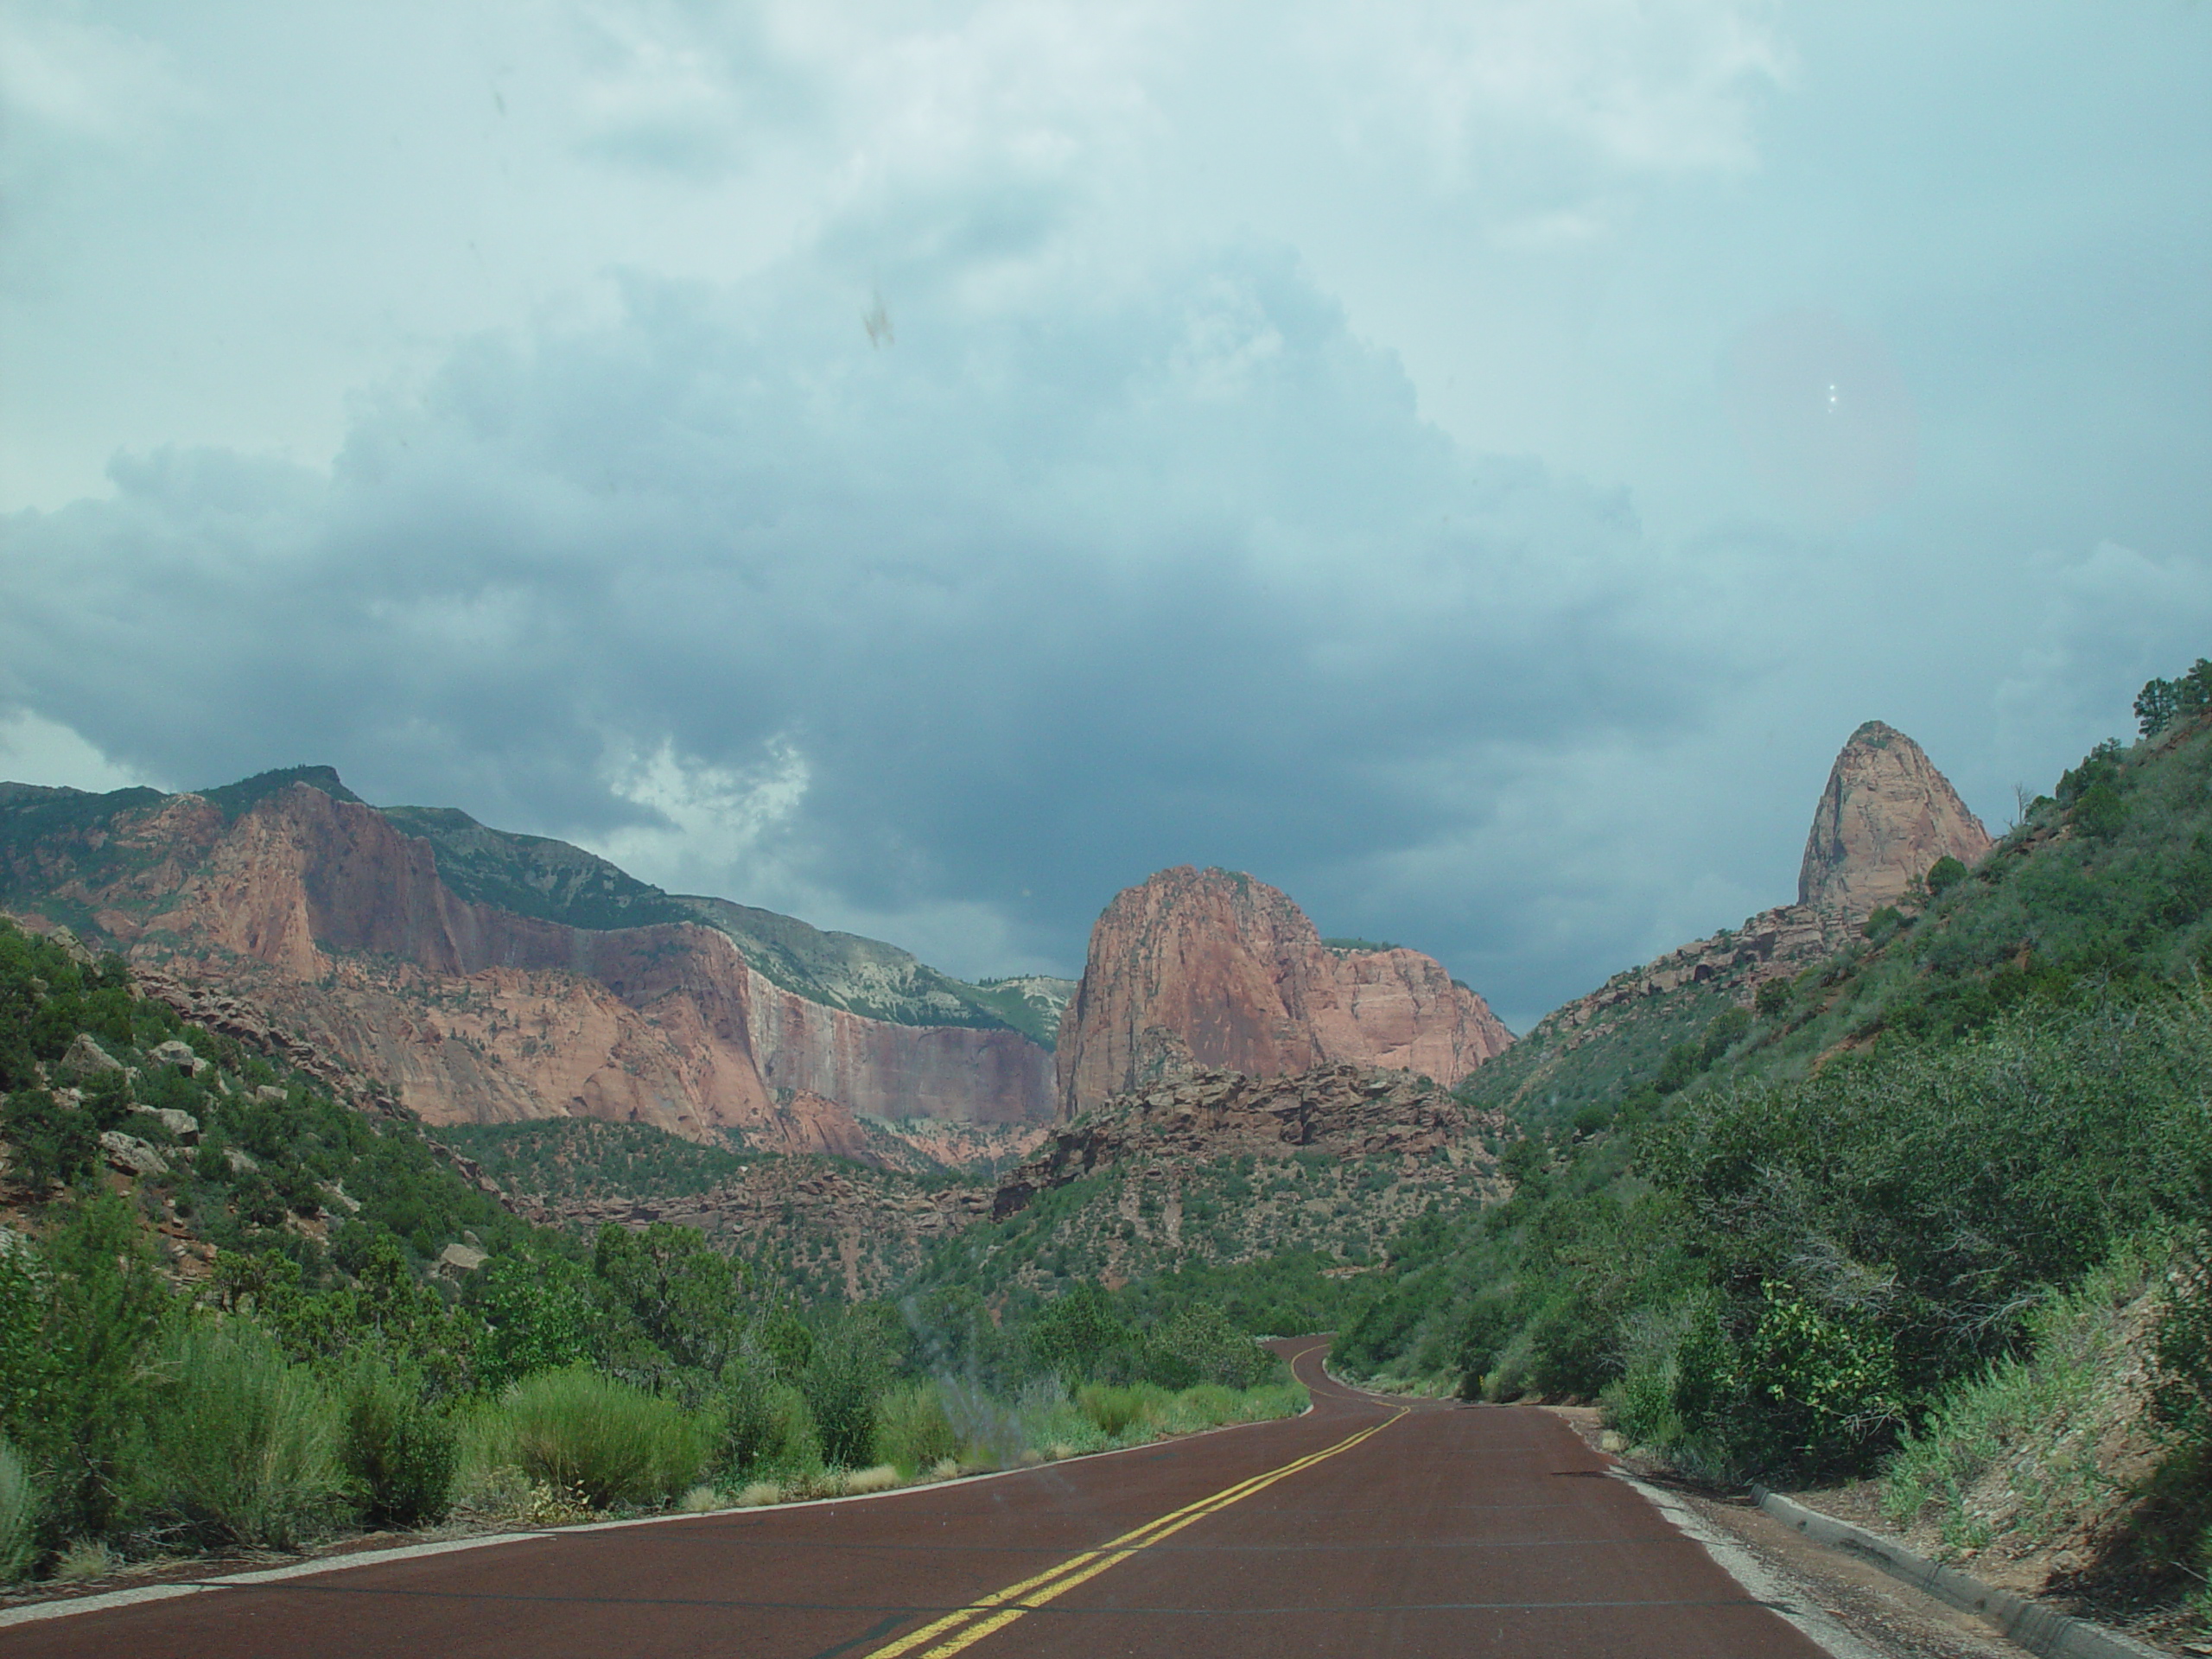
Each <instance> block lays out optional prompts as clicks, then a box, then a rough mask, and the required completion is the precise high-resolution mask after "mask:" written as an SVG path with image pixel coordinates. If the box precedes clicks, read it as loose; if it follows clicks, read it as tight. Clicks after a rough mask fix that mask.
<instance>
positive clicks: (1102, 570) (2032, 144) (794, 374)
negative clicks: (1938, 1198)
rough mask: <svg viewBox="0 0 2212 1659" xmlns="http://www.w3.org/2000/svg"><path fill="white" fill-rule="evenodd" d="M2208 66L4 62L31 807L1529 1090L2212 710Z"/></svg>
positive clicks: (1682, 5) (15, 508)
mask: <svg viewBox="0 0 2212 1659" xmlns="http://www.w3.org/2000/svg"><path fill="white" fill-rule="evenodd" d="M2208 85H2212V6H2207V5H2205V4H2202V3H2201V0H2117V3H2115V0H2081V3H2075V4H2039V5H2038V4H2030V5H2021V4H2018V3H2005V4H2001V5H2000V4H1997V3H1977V0H1956V3H1947V4H1945V5H1942V6H1939V7H1930V6H1927V5H1924V4H1910V5H1907V4H1889V3H1884V0H1851V3H1834V4H1803V5H1799V4H1773V3H1752V0H1740V3H1738V0H1643V3H1634V0H1462V3H1456V4H1449V5H1443V4H1427V3H1398V0H1371V3H1370V4H1368V5H1365V6H1362V7H1357V8H1351V7H1341V6H1322V5H1314V4H1308V3H1300V0H1274V3H1269V4H1265V5H1262V4H1243V3H1218V4H1206V3H1191V0H1180V3H1174V4H1166V3H1162V4H1157V5H1154V4H1141V3H1140V4H1126V5H1116V4H1110V3H1101V0H1086V3H1080V4H1066V5H1061V4H1053V3H1045V0H1027V3H973V4H957V3H943V4H931V3H913V0H906V3H900V4H897V5H892V4H880V5H879V4H865V3H855V4H844V5H839V4H825V3H822V0H814V3H810V4H800V3H780V0H764V3H760V4H749V5H748V4H733V5H721V4H712V3H703V0H699V3H683V0H666V3H632V4H625V3H614V0H608V3H581V0H579V3H567V0H532V3H527V4H524V3H514V4H500V3H477V4H467V3H454V0H439V3H435V4H431V3H410V0H378V3H377V4H374V5H369V4H352V3H345V0H332V3H321V4H317V5H315V6H311V7H302V6H298V5H296V4H288V3H287V4H280V3H273V0H271V3H256V0H208V3H204V4H197V5H194V6H191V7H178V6H175V5H170V4H156V3H146V4H138V5H134V4H128V3H114V4H105V5H92V4H69V3H46V0H9V3H8V4H7V5H5V6H4V7H0V776H6V777H12V778H16V779H22V780H24V781H29V782H36V783H47V784H67V785H74V786H77V787H80V788H112V787H117V786H119V785H123V784H126V783H141V782H143V783H150V784H153V785H157V786H159V787H162V788H168V789H180V788H192V787H204V786H207V785H213V784H217V783H221V782H226V781H229V780H231V779H235V778H238V777H241V776H244V775H245V774H248V773H250V772H257V771H261V770H264V769H267V768H269V767H272V766H289V765H296V764H302V763H309V762H313V763H322V764H328V765H332V766H336V767H337V768H338V769H339V770H340V772H341V774H342V775H343V776H344V777H345V779H346V781H347V782H348V783H349V784H350V785H352V786H353V788H354V789H355V790H356V791H359V793H360V794H362V795H363V796H365V798H368V799H370V800H372V801H377V802H380V803H385V804H400V803H409V804H438V805H453V806H459V807H461V808H462V809H463V810H467V811H468V812H471V813H473V814H474V815H475V816H476V817H479V818H480V819H482V820H484V821H485V822H486V823H492V824H494V825H496V826H498V827H500V828H503V829H516V830H524V831H529V832H532V833H537V834H543V835H553V836H562V837H564V838H567V839H569V840H572V841H575V842H580V843H582V844H583V845H586V846H588V847H591V848H593V849H595V850H597V851H600V852H601V853H604V854H606V855H607V856H609V857H612V858H613V859H615V860H616V861H619V862H620V863H621V864H623V865H624V866H625V867H626V868H629V869H631V870H632V871H633V872H634V873H636V874H639V875H640V876H643V877H645V879H647V880H653V881H657V882H659V883H661V884H663V885H664V886H667V887H672V888H675V889H677V890H681V891H690V892H706V893H720V894H723V895H726V896H728V897H732V898H734V899H740V900H742V901H744V902H747V903H751V904H756V905H761V906H768V907H770V908H773V909H778V910H782V911H785V912H790V913H792V914H795V915H798V916H802V917H804V918H806V919H808V920H810V921H812V922H814V923H816V924H817V925H822V926H827V927H837V928H844V929H849V930H850V931H857V932H861V933H866V934H869V935H872V936H874V937H878V938H887V939H890V940H892V941H893V942H895V943H897V944H902V945H905V946H906V947H907V948H909V949H911V950H915V951H916V952H917V953H918V954H919V955H921V956H922V957H924V958H925V960H927V961H930V962H931V963H935V964H937V965H938V966H940V967H942V968H944V969H948V970H950V971H951V972H954V973H957V974H961V975H963V976H983V975H991V974H1008V973H1016V972H1058V973H1062V974H1074V973H1076V972H1077V971H1079V970H1080V968H1081V965H1082V961H1083V957H1084V946H1085V941H1086V939H1087V936H1088V930H1089V927H1090V923H1091V921H1092V919H1093V918H1095V917H1096V914H1097V912H1099V910H1100V909H1101V908H1102V907H1103V906H1104V904H1105V903H1106V901H1107V900H1108V899H1110V898H1111V896H1112V895H1113V894H1114V893H1116V891H1117V890H1119V889H1120V888H1121V887H1124V886H1127V885H1128V884H1130V883H1132V882H1135V881H1137V880H1142V879H1143V878H1144V877H1145V876H1146V875H1147V874H1149V873H1151V872H1152V871H1154V870H1155V869H1159V868H1164V867H1166V866H1170V865H1175V864H1184V863H1191V864H1198V865H1202V866H1203V865H1209V864H1218V865H1223V866H1226V867H1230V868H1239V869H1244V870H1249V871H1250V872H1251V873H1252V874H1255V875H1257V876H1259V877H1260V878H1262V880H1268V881H1270V882H1273V883H1274V884H1275V885H1276V886H1278V887H1282V888H1284V889H1285V890H1286V891H1287V892H1288V893H1291V895H1292V896H1293V897H1294V898H1295V899H1298V900H1299V901H1300V903H1301V904H1303V905H1304V906H1305V907H1306V910H1307V911H1308V912H1309V913H1310V914H1312V916H1313V918H1314V920H1315V921H1316V923H1317V924H1318V925H1319V927H1320V929H1321V931H1323V932H1324V933H1325V934H1330V935H1355V934H1356V935H1359V936H1363V937H1365V938H1387V939H1390V940H1394V941H1398V942H1402V943H1404V944H1412V945H1414V946H1417V947H1418V948H1420V949H1422V950H1427V951H1429V952H1431V953H1433V955H1435V956H1437V957H1440V959H1441V960H1442V961H1443V962H1444V963H1446V965H1447V966H1448V967H1449V968H1450V969H1451V970H1452V973H1453V974H1454V975H1455V976H1457V977H1459V978H1460V979H1462V980H1464V981H1465V982H1469V983H1471V984H1472V985H1473V986H1474V987H1475V988H1477V989H1478V990H1479V991H1481V992H1483V993H1484V995H1486V996H1487V997H1488V998H1489V999H1490V1001H1491V1002H1492V1004H1493V1005H1494V1006H1495V1007H1497V1009H1498V1011H1499V1012H1500V1013H1501V1014H1503V1016H1504V1017H1505V1019H1506V1020H1508V1022H1509V1023H1510V1024H1511V1025H1513V1026H1514V1027H1515V1028H1516V1029H1524V1028H1525V1027H1527V1026H1528V1025H1529V1024H1530V1023H1532V1022H1533V1021H1534V1020H1535V1019H1536V1018H1538V1017H1539V1016H1541V1014H1543V1013H1544V1012H1546V1011H1547V1010H1548V1009H1549V1008H1550V1007H1554V1006H1555V1005H1557V1004H1558V1003H1559V1002H1560V1001H1564V1000H1566V999H1567V998H1568V997H1571V996H1573V995H1577V994H1579V993H1580V992H1582V991H1584V990H1586V989H1588V988H1592V986H1594V985H1595V984H1597V983H1599V982H1601V981H1602V980H1604V979H1605V976H1607V975H1609V974H1611V973H1612V972H1614V971H1616V970H1618V969H1621V968H1624V967H1626V966H1629V965H1630V964H1632V963H1637V962H1640V961H1643V960H1645V959H1647V958H1649V957H1651V956H1654V955H1656V954H1657V953H1659V952H1661V951H1663V950H1667V949H1669V948H1671V947H1672V946H1674V945H1675V944H1679V943H1681V942H1682V941H1684V940H1687V939H1688V938H1694V937H1697V936H1700V935H1702V934H1705V933H1707V932H1710V931H1713V930H1714V929H1716V928H1719V927H1721V926H1726V925H1733V924H1735V923H1738V922H1740V921H1741V920H1742V919H1743V918H1745V917H1746V916H1748V915H1750V914H1751V913H1752V912H1756V911H1758V910H1760V909H1762V908H1764V907H1765V906H1770V905H1773V904H1778V903H1784V902H1788V901H1789V900H1790V899H1793V898H1794V896H1795V892H1796V868H1797V863H1798V860H1799V858H1800V856H1801V854H1802V848H1803V842H1804V836H1805V832H1806V829H1807V826H1808V823H1809V822H1810V818H1811V814H1812V810H1813V806H1814V803H1815V798H1816V796H1817V794H1818V792H1819V790H1820V788H1821V784H1822V782H1823V780H1824V779H1825V777H1826V775H1827V767H1828V766H1829V763H1830V762H1831V760H1833V759H1834V753H1835V752H1836V750H1837V748H1838V747H1840V745H1841V744H1842V742H1843V741H1844V740H1845V739H1846V738H1847V736H1848V735H1849V734H1850V732H1851V731H1852V729H1853V728H1854V727H1856V726H1857V725H1858V724H1859V722H1860V721H1865V720H1869V719H1881V720H1885V721H1889V722H1890V723H1891V724H1892V725H1894V726H1897V727H1898V728H1901V729H1903V730H1904V731H1906V732H1908V733H1910V734H1911V735H1913V736H1914V737H1915V738H1916V739H1917V740H1918V741H1920V742H1921V743H1922V744H1923V746H1924V747H1926V748H1927V749H1928V751H1929V754H1930V756H1931V758H1932V759H1933V760H1935V762H1936V765H1937V766H1939V767H1941V768H1942V769H1943V770H1944V772H1946V773H1947V774H1948V776H1949V777H1950V778H1951V779H1952V780H1953V781H1954V783H1955V784H1956V785H1957V786H1958V787H1959V789H1960V790H1961V792H1962V793H1963V794H1964V796H1965V797H1966V798H1967V802H1968V804H1970V805H1971V806H1973V807H1974V809H1975V810H1976V811H1977V812H1979V813H1980V815H1981V817H1983V818H1984V819H1985V820H1986V822H1988V823H1990V825H1991V827H1992V829H2002V828H2003V827H2004V826H2005V824H2006V823H2009V822H2010V821H2011V819H2012V817H2013V815H2014V813H2015V811H2016V788H2017V787H2019V786H2024V787H2025V788H2026V789H2027V790H2028V791H2030V792H2031V793H2034V792H2037V791H2047V790H2048V789H2049V788H2050V785H2051V783H2052V781H2053V780H2054V779H2055V778H2056V775H2057V773H2058V772H2060V771H2061V770H2062V769H2063V768H2064V767H2065V766H2069V765H2070V764H2072V763H2073V762H2074V761H2075V760H2076V759H2078V758H2079V756H2080V755H2081V754H2082V753H2083V752H2084V751H2085V750H2086V749H2087V748H2088V747H2090V746H2091V745H2092V744H2094V743H2095V742H2096V741H2100V740H2101V739H2102V738H2105V737H2107V736H2111V735H2114V734H2126V733H2128V732H2129V730H2130V728H2131V724H2132V721H2131V718H2130V714H2129V705H2130V702H2131V700H2132V698H2133V694H2134V692H2135V690H2136V689H2137V688H2138V687H2139V686H2140V684H2141V683H2142V682H2143V681H2144V680H2145V679H2146V678H2148V677H2151V676H2152V675H2169V674H2172V673H2175V672H2177V671H2180V670H2181V669H2183V668H2184V667H2185V666H2186V665H2187V664H2189V663H2190V661H2192V660H2193V659H2194V658H2196V657H2197V656H2199V655H2201V654H2207V653H2208V652H2212V537H2208V531H2212V486H2208V480H2212V99H2205V98H2204V97H2203V95H2202V93H2203V88H2204V87H2205V86H2208Z"/></svg>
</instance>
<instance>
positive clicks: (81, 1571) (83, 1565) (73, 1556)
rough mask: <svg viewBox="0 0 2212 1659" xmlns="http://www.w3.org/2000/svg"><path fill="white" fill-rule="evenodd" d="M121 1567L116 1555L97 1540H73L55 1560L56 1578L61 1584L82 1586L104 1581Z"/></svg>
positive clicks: (63, 1547)
mask: <svg viewBox="0 0 2212 1659" xmlns="http://www.w3.org/2000/svg"><path fill="white" fill-rule="evenodd" d="M119 1565H121V1563H120V1561H119V1560H118V1557H117V1555H116V1553H115V1552H114V1551H113V1550H111V1549H110V1548H108V1547H107V1546H106V1545H105V1544H104V1543H102V1542H101V1541H99V1539H97V1538H73V1539H71V1540H70V1541H68V1542H67V1543H66V1544H64V1545H63V1546H62V1547H61V1553H60V1554H59V1555H57V1556H55V1557H54V1574H53V1576H54V1580H55V1581H56V1582H57V1583H60V1584H81V1583H83V1582H84V1581H85V1580H87V1579H104V1578H105V1577H107V1575H108V1574H109V1573H112V1572H114V1571H115V1569H116V1568H117V1567H118V1566H119Z"/></svg>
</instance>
